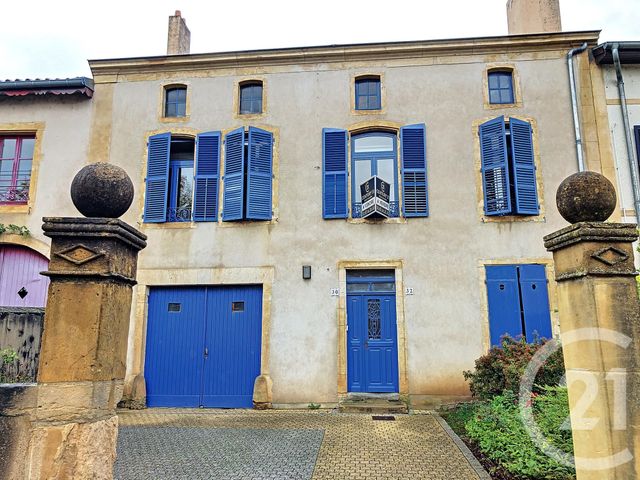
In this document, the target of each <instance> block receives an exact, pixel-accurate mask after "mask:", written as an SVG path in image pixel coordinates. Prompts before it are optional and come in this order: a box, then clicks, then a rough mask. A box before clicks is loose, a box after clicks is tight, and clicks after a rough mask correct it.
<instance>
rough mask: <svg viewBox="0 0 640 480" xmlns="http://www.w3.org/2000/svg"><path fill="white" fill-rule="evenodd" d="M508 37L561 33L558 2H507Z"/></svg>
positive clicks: (545, 0) (535, 0)
mask: <svg viewBox="0 0 640 480" xmlns="http://www.w3.org/2000/svg"><path fill="white" fill-rule="evenodd" d="M507 21H508V22H509V35H517V34H521V33H547V32H561V31H562V24H561V22H560V0H508V1H507Z"/></svg>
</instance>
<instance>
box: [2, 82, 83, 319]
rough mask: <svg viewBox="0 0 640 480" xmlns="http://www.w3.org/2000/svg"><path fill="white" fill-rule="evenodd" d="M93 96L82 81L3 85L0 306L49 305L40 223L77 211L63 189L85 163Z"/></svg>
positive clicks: (46, 249) (45, 244)
mask: <svg viewBox="0 0 640 480" xmlns="http://www.w3.org/2000/svg"><path fill="white" fill-rule="evenodd" d="M92 96H93V81H92V80H90V79H88V78H83V77H78V78H68V79H55V80H49V79H46V80H15V81H11V80H6V81H3V82H0V112H2V115H1V117H2V118H1V119H0V224H1V230H2V233H0V307H44V305H45V303H46V293H47V286H48V284H49V280H48V279H47V278H46V277H44V276H42V275H40V272H41V271H43V270H46V269H47V265H48V263H49V261H48V256H49V246H48V241H47V239H45V237H44V236H43V235H42V231H41V225H42V217H43V216H44V215H52V214H55V215H61V216H62V215H71V214H73V212H74V209H73V206H72V205H71V201H70V200H69V198H68V197H69V196H68V194H67V193H66V187H63V188H61V185H65V184H66V183H67V179H69V178H72V177H73V175H74V174H75V172H77V171H78V169H80V168H82V166H83V165H84V163H85V161H86V155H87V146H88V144H89V130H90V122H91V98H92ZM12 226H13V227H12ZM25 229H26V230H25ZM26 231H29V232H31V233H30V234H29V235H25V233H26Z"/></svg>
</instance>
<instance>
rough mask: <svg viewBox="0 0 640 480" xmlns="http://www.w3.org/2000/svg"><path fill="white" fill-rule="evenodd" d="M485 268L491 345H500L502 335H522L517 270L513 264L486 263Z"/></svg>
mask: <svg viewBox="0 0 640 480" xmlns="http://www.w3.org/2000/svg"><path fill="white" fill-rule="evenodd" d="M485 269H486V273H487V299H488V303H489V332H490V334H491V345H492V346H494V345H497V346H500V345H501V342H500V338H501V337H502V336H503V335H505V334H508V335H510V336H511V337H513V338H516V337H518V336H519V335H522V320H521V318H522V317H521V315H520V292H519V288H518V270H517V267H516V266H515V265H487V266H486V267H485Z"/></svg>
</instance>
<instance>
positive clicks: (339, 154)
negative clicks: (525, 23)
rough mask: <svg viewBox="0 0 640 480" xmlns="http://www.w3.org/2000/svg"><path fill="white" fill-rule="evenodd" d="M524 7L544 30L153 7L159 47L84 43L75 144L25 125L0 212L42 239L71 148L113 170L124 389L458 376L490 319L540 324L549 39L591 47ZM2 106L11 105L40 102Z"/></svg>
mask: <svg viewBox="0 0 640 480" xmlns="http://www.w3.org/2000/svg"><path fill="white" fill-rule="evenodd" d="M513 3H514V4H515V3H517V2H515V1H514V2H513ZM545 3H547V4H548V3H550V4H553V3H554V2H545ZM556 3H557V2H556ZM552 6H553V5H552ZM512 8H516V9H517V8H518V6H517V5H513V6H512ZM545 12H546V13H545ZM549 12H552V10H549V11H547V10H545V11H543V12H542V13H541V15H543V14H544V15H545V18H547V17H546V16H547V15H551V13H549ZM176 17H177V18H176ZM515 24H516V25H517V24H518V22H516V23H515ZM538 24H542V25H543V26H544V25H547V27H544V29H543V30H540V31H542V32H543V33H519V34H514V35H510V36H501V37H486V38H468V39H452V40H433V41H416V42H398V43H380V44H364V45H342V46H327V47H305V48H286V49H273V50H257V51H242V52H222V53H209V54H189V53H188V51H189V47H188V35H189V31H188V29H187V28H186V25H185V24H184V20H183V19H182V18H181V16H180V15H179V13H178V12H176V15H175V16H174V17H173V18H172V19H171V20H170V30H171V31H170V34H169V41H168V48H169V52H170V53H172V54H168V55H166V56H160V57H143V58H126V59H107V60H92V61H90V62H89V63H90V67H91V70H92V73H93V80H94V83H95V87H94V88H95V94H94V99H93V102H79V103H78V104H77V105H76V109H75V111H74V114H75V115H78V116H79V117H80V118H78V121H77V122H74V121H69V122H64V123H63V124H61V125H60V127H61V128H63V130H64V131H65V132H66V135H68V132H69V129H76V128H77V130H78V131H77V137H76V133H75V131H74V136H73V137H72V138H74V139H76V138H77V141H76V140H74V141H73V142H70V141H69V140H68V137H65V136H64V135H62V133H61V135H60V136H59V137H57V142H54V143H52V145H51V147H50V148H51V150H49V149H48V148H46V147H47V145H46V144H45V145H43V150H42V151H44V152H45V153H46V159H54V160H52V161H51V163H50V165H51V166H52V167H53V166H56V165H57V168H56V169H55V171H51V172H50V174H49V175H47V176H46V178H47V180H48V181H47V182H44V183H38V187H37V189H38V192H37V193H38V196H37V203H36V204H35V205H36V206H37V208H38V209H37V214H35V212H36V207H34V211H33V212H32V213H31V214H28V213H27V212H24V213H21V214H20V215H23V216H22V217H18V218H17V219H16V221H17V222H21V223H23V224H27V225H29V227H30V229H31V230H32V232H33V235H32V237H33V240H32V241H36V240H40V239H43V241H44V238H43V237H42V235H41V234H40V233H39V230H38V228H37V225H38V224H39V221H40V220H39V218H40V217H41V216H42V215H43V214H44V215H50V214H55V215H66V214H72V213H73V212H72V211H70V205H69V204H68V201H67V200H66V199H59V200H58V199H56V197H57V196H58V192H59V191H60V190H61V189H64V191H66V189H67V188H68V187H67V186H68V184H69V183H70V181H71V178H72V176H73V173H75V171H77V170H78V169H79V168H80V166H81V165H82V164H83V163H90V162H96V161H108V162H111V163H114V164H116V165H119V166H122V167H123V168H125V169H126V170H127V172H128V173H129V175H130V176H131V178H132V179H133V181H134V184H135V185H136V198H135V200H134V205H133V206H132V208H131V209H130V210H129V212H127V214H125V215H124V217H123V220H125V221H126V222H128V223H130V224H132V225H134V226H137V228H139V229H141V230H142V231H143V232H144V233H145V234H146V235H148V237H149V240H148V248H147V249H145V250H144V251H143V252H142V253H141V255H140V259H139V264H138V267H139V270H138V285H137V286H136V287H135V292H134V308H133V311H132V318H131V328H130V332H129V355H128V373H127V379H126V385H125V397H126V398H128V399H134V400H144V401H146V403H147V404H148V405H150V406H216V407H246V406H251V405H252V402H255V403H258V404H263V405H265V404H266V405H268V404H274V405H275V406H284V405H299V404H304V405H307V404H308V403H309V402H314V403H321V404H324V405H331V404H334V403H336V402H338V401H339V400H340V399H341V398H344V397H345V396H347V395H348V394H349V393H353V392H366V393H398V394H400V395H406V396H408V397H409V398H410V400H411V401H412V402H413V403H414V404H416V405H420V404H430V405H433V404H437V403H439V402H441V401H446V400H448V399H451V398H458V397H462V396H466V395H468V388H467V385H466V383H465V381H464V379H463V376H462V371H463V370H467V369H470V368H472V366H473V361H474V360H475V359H476V358H477V357H479V356H480V355H482V354H483V353H484V352H486V351H487V349H488V348H489V347H490V346H491V345H492V344H497V343H499V341H500V337H501V335H503V334H505V333H509V334H511V335H513V336H518V335H524V336H526V338H527V339H528V340H534V339H535V338H536V337H538V336H542V337H549V336H551V335H553V334H554V333H556V332H557V321H558V319H557V312H556V294H555V287H554V285H555V284H554V281H553V263H552V258H551V256H550V255H549V254H548V253H547V252H546V251H545V249H544V246H543V242H542V237H543V236H544V235H546V234H548V233H549V232H552V231H555V230H558V229H559V228H561V227H562V226H563V225H564V224H565V222H564V221H563V220H562V219H561V217H560V216H559V214H558V213H557V212H556V209H555V205H554V203H555V198H554V196H555V191H556V189H557V187H558V185H559V184H560V182H561V181H562V180H563V179H564V178H566V177H567V176H568V175H570V174H572V173H574V172H576V171H577V169H578V167H577V160H576V138H575V134H574V125H573V120H572V119H573V116H572V108H571V95H570V88H569V82H568V73H567V63H566V56H567V52H568V51H569V50H571V49H574V48H577V47H580V46H581V45H582V44H584V43H586V44H587V46H589V47H591V48H593V47H595V46H597V44H598V32H597V31H587V32H560V31H557V30H559V25H560V21H559V19H557V21H556V22H555V23H553V22H551V23H549V22H547V21H542V20H541V21H540V22H538ZM548 25H556V27H553V28H551V27H548ZM528 28H534V27H528ZM529 31H531V30H529ZM536 31H537V30H536ZM181 35H183V36H182V37H181ZM574 60H575V63H576V78H577V83H578V88H579V92H580V95H579V96H578V102H579V105H578V107H579V109H580V118H581V121H580V126H581V129H582V133H583V136H584V138H585V139H586V140H585V141H584V145H585V148H584V152H585V162H586V166H587V168H589V169H591V170H596V171H599V172H602V173H603V174H604V175H606V176H607V177H608V178H609V179H610V180H611V181H612V182H613V183H614V185H615V184H617V177H616V169H615V162H614V158H613V154H612V150H611V143H610V133H609V127H608V125H606V124H603V123H602V122H599V121H595V120H594V119H600V118H606V115H607V103H606V101H605V97H604V80H603V73H602V70H601V69H600V68H599V67H598V66H597V65H595V64H594V63H593V62H590V61H589V59H588V51H586V52H583V53H579V54H577V55H576V56H575V58H574ZM90 104H92V107H89V105H90ZM0 108H1V106H0ZM11 108H12V109H14V110H15V112H13V115H14V117H15V118H14V120H13V121H15V122H20V121H23V120H21V119H22V118H27V117H29V118H35V117H37V115H40V113H39V112H38V111H32V112H29V111H26V110H25V111H24V112H21V106H20V105H16V106H13V104H12V106H11ZM21 115H22V116H21ZM58 115H62V114H58ZM65 115H66V113H65ZM4 118H6V117H4ZM65 118H66V117H65ZM10 120H11V119H9V120H8V121H10ZM8 125H9V126H8V127H7V128H6V129H5V131H6V130H7V129H10V128H11V127H10V124H8ZM47 125H48V123H47ZM47 128H49V127H47ZM51 128H53V126H52V127H51ZM2 133H3V132H2V131H0V134H2ZM43 138H45V139H46V138H48V137H47V136H46V135H45V136H44V137H43ZM65 139H66V140H65ZM64 145H67V146H68V145H71V147H70V148H72V149H73V156H72V158H70V159H67V156H65V155H64V149H63V148H61V147H63V146H64ZM54 161H55V162H56V163H55V164H54V163H53V162H54ZM45 164H47V162H45V161H44V160H43V161H42V162H41V168H40V172H42V171H43V169H44V165H45ZM40 176H42V173H41V175H40ZM65 195H66V194H65ZM65 195H62V193H60V195H59V196H60V197H64V198H66V197H65ZM41 198H50V199H51V200H50V201H49V202H46V203H44V204H41V203H40V202H41ZM41 205H42V206H41ZM34 214H35V215H34ZM615 218H617V219H619V218H620V212H616V215H615ZM0 238H2V237H0Z"/></svg>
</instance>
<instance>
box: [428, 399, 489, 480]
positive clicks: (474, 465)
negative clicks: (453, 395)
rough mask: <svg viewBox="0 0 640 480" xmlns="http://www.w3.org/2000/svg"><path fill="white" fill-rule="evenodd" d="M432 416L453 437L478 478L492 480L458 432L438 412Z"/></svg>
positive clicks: (432, 413)
mask: <svg viewBox="0 0 640 480" xmlns="http://www.w3.org/2000/svg"><path fill="white" fill-rule="evenodd" d="M431 415H433V418H435V419H436V420H437V421H438V423H439V424H440V426H441V427H442V429H443V430H444V431H445V432H447V435H449V437H451V440H453V443H455V444H456V446H457V447H458V448H459V449H460V451H461V452H462V455H464V457H465V458H466V459H467V461H468V462H469V464H471V467H472V468H473V469H474V470H475V471H476V473H477V474H478V477H479V478H480V480H491V475H489V473H487V471H486V470H485V469H484V467H483V466H482V465H481V464H480V462H479V461H478V459H477V458H476V457H475V456H474V455H473V453H471V450H469V448H468V447H467V446H466V445H465V443H464V442H463V441H462V440H461V439H460V437H459V436H458V435H457V434H456V432H454V431H453V430H452V429H451V427H450V426H449V424H448V423H447V422H445V420H444V418H442V417H441V416H440V415H439V414H438V413H436V412H431Z"/></svg>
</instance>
